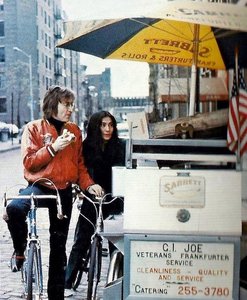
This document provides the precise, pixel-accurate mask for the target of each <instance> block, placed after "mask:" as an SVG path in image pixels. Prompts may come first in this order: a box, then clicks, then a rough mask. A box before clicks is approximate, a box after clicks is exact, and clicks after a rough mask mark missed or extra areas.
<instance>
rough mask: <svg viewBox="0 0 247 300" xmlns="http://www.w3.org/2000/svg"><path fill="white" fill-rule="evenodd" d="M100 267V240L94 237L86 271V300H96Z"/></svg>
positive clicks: (98, 237)
mask: <svg viewBox="0 0 247 300" xmlns="http://www.w3.org/2000/svg"><path fill="white" fill-rule="evenodd" d="M101 265H102V238H101V237H100V236H95V237H94V239H93V242H92V244H91V254H90V263H89V270H88V289H87V300H96V294H97V287H98V283H99V282H100V275H101Z"/></svg>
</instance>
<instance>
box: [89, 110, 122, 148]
mask: <svg viewBox="0 0 247 300" xmlns="http://www.w3.org/2000/svg"><path fill="white" fill-rule="evenodd" d="M106 117H109V118H110V119H111V121H112V126H113V133H112V137H111V139H110V141H116V140H118V132H117V122H116V119H115V118H114V116H113V115H112V114H111V113H109V112H108V111H105V110H103V111H99V112H97V113H95V114H93V115H92V116H91V118H90V119H89V122H88V126H87V137H86V139H87V140H88V142H89V144H90V145H94V146H95V147H96V146H97V145H98V146H102V145H103V144H104V140H103V138H102V133H101V130H100V127H101V125H102V120H103V118H106Z"/></svg>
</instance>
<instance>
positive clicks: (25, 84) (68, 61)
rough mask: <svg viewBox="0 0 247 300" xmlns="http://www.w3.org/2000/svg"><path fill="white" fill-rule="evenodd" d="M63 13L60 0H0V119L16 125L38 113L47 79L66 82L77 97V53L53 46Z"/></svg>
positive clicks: (51, 81)
mask: <svg viewBox="0 0 247 300" xmlns="http://www.w3.org/2000/svg"><path fill="white" fill-rule="evenodd" d="M65 19H66V15H65V12H63V10H62V7H61V0H22V1H18V0H0V119H1V121H3V122H7V123H14V124H16V125H17V126H18V127H21V126H22V125H23V123H24V122H25V121H29V120H31V119H36V118H39V117H41V116H42V113H41V106H42V103H41V102H42V99H43V96H44V94H45V92H46V90H47V89H48V87H49V86H51V85H63V86H67V87H69V88H72V89H73V90H74V91H75V92H76V94H77V97H76V99H78V101H80V82H82V80H81V79H80V76H81V70H82V69H81V68H80V57H79V53H76V52H74V51H70V50H65V49H61V48H56V44H57V42H58V40H59V39H60V38H62V35H63V21H64V20H65ZM82 76H83V75H82ZM75 119H76V116H75Z"/></svg>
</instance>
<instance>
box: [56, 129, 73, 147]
mask: <svg viewBox="0 0 247 300" xmlns="http://www.w3.org/2000/svg"><path fill="white" fill-rule="evenodd" d="M74 140H75V135H74V133H72V132H69V131H68V130H67V129H64V130H63V133H62V135H59V136H58V138H57V139H56V140H55V142H54V143H53V144H52V148H53V149H54V151H55V152H58V151H61V150H63V149H64V148H66V147H67V146H68V145H69V144H71V143H72V142H73V141H74Z"/></svg>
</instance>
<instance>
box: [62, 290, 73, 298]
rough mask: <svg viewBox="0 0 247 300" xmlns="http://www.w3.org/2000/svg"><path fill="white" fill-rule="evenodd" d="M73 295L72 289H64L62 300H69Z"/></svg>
mask: <svg viewBox="0 0 247 300" xmlns="http://www.w3.org/2000/svg"><path fill="white" fill-rule="evenodd" d="M73 295H74V291H73V290H72V289H64V298H69V297H72V296H73Z"/></svg>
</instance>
